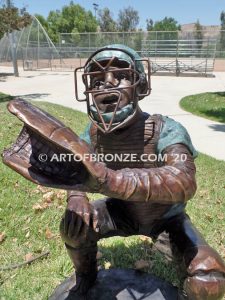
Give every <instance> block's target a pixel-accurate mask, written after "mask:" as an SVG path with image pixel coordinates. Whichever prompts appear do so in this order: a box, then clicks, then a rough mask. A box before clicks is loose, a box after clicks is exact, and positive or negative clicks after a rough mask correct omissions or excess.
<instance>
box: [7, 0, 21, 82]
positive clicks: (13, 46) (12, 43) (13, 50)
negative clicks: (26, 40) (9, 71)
mask: <svg viewBox="0 0 225 300" xmlns="http://www.w3.org/2000/svg"><path fill="white" fill-rule="evenodd" d="M6 3H7V7H8V8H10V7H11V3H10V0H6ZM8 37H9V43H10V49H11V55H12V62H13V70H14V76H16V77H19V71H18V65H17V53H16V44H15V36H14V32H8Z"/></svg>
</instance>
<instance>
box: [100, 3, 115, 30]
mask: <svg viewBox="0 0 225 300" xmlns="http://www.w3.org/2000/svg"><path fill="white" fill-rule="evenodd" d="M98 23H99V26H100V30H101V31H102V32H114V31H117V26H116V22H115V21H114V20H113V17H112V15H111V13H110V10H109V9H108V8H107V7H105V8H103V9H101V10H99V12H98Z"/></svg>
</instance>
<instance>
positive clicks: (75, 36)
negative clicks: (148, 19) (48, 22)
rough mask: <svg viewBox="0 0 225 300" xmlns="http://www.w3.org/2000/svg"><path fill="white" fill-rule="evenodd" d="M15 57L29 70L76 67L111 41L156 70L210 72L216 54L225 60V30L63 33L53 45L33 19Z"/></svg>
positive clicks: (5, 46)
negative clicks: (142, 59)
mask: <svg viewBox="0 0 225 300" xmlns="http://www.w3.org/2000/svg"><path fill="white" fill-rule="evenodd" d="M14 41H15V44H16V49H17V59H18V61H19V63H20V64H21V65H22V66H23V67H24V69H25V70H38V69H45V70H74V69H75V68H76V67H80V66H82V65H83V64H84V63H85V61H86V59H87V58H88V57H89V56H90V54H91V53H93V51H95V50H97V49H99V48H100V47H103V46H105V45H108V44H124V45H127V46H129V47H131V48H133V49H135V50H136V51H137V52H138V53H139V54H140V56H141V57H145V58H146V57H147V58H149V59H150V61H151V66H152V73H172V74H175V75H177V76H178V75H180V74H182V73H191V74H192V73H195V74H200V75H208V74H210V73H212V71H213V68H214V63H215V58H216V57H220V58H224V59H225V31H215V30H211V31H199V32H196V31H161V32H160V31H149V32H144V31H139V32H97V33H60V34H59V42H58V43H57V44H55V45H54V44H53V43H52V41H51V40H50V38H49V37H48V35H47V33H46V31H45V30H44V29H43V27H42V26H41V24H40V23H39V22H38V20H37V19H36V18H35V19H34V21H33V22H32V24H31V25H30V26H29V27H28V28H25V29H24V30H23V31H19V32H18V31H17V32H14ZM9 49H10V42H9V39H8V37H7V36H5V37H3V39H1V41H0V64H1V65H6V64H10V62H11V52H10V50H9Z"/></svg>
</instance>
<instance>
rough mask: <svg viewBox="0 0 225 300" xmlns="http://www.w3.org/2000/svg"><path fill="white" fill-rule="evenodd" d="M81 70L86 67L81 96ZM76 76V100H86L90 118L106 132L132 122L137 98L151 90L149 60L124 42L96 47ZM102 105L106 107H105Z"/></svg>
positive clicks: (78, 69)
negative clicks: (79, 78) (79, 80)
mask: <svg viewBox="0 0 225 300" xmlns="http://www.w3.org/2000/svg"><path fill="white" fill-rule="evenodd" d="M143 62H145V64H146V69H147V72H146V73H145V68H144V65H143ZM80 70H81V71H83V74H82V81H83V83H84V86H85V91H84V95H85V98H84V99H80V98H79V96H78V83H77V76H78V75H77V72H78V71H80ZM74 78H75V96H76V100H78V101H86V103H87V112H88V115H89V118H90V119H91V121H92V122H93V123H94V124H95V125H96V126H97V127H98V128H99V129H100V130H101V131H103V132H104V133H109V132H112V131H114V130H116V129H118V128H121V127H123V126H124V124H126V123H127V122H129V121H130V119H131V118H133V116H134V115H135V113H136V111H137V108H138V100H141V99H143V98H144V97H145V96H147V95H149V94H150V91H151V86H150V63H149V60H148V59H142V58H140V56H139V55H138V54H137V53H136V52H135V51H134V50H133V49H131V48H129V47H127V46H124V45H109V46H106V47H104V48H101V49H99V50H97V51H96V52H94V53H93V54H92V55H91V56H90V57H89V59H88V60H87V62H86V64H85V65H84V66H83V67H79V68H76V69H75V72H74ZM100 104H101V105H100ZM102 107H107V109H103V110H102V109H101V108H102Z"/></svg>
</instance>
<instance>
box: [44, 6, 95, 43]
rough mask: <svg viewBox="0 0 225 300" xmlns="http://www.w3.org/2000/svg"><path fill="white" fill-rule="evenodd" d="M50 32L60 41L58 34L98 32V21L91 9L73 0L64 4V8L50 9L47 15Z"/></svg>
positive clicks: (51, 35)
mask: <svg viewBox="0 0 225 300" xmlns="http://www.w3.org/2000/svg"><path fill="white" fill-rule="evenodd" d="M47 23H48V34H49V36H50V38H51V39H52V40H53V41H54V42H58V41H59V40H58V37H59V36H58V34H59V33H60V32H63V33H71V32H96V31H97V27H98V23H97V20H96V18H95V17H94V16H93V15H92V12H91V11H89V10H88V11H86V10H85V9H84V8H83V7H82V6H80V5H79V4H74V3H73V1H71V2H70V4H69V5H66V6H63V8H62V10H56V11H50V13H49V15H48V17H47Z"/></svg>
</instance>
